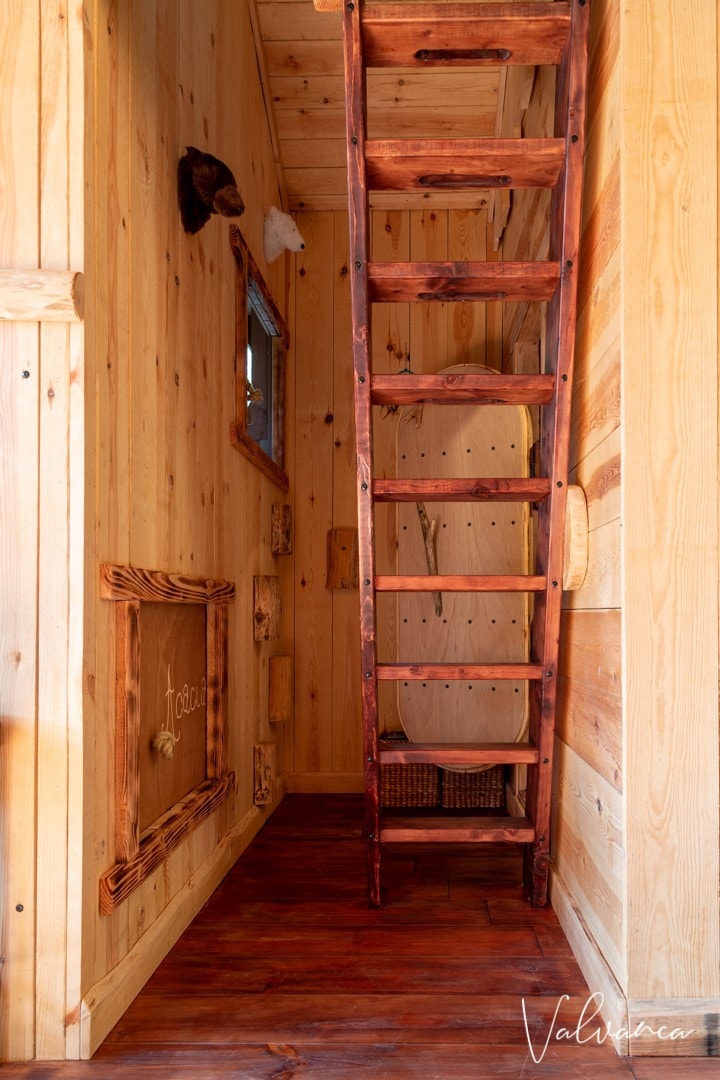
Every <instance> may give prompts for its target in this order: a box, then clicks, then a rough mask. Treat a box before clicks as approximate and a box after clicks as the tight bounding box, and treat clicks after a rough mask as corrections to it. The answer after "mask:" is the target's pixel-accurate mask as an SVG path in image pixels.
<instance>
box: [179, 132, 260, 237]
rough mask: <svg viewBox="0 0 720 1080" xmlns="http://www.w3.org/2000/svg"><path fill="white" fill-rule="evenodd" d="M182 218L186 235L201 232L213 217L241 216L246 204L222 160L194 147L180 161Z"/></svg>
mask: <svg viewBox="0 0 720 1080" xmlns="http://www.w3.org/2000/svg"><path fill="white" fill-rule="evenodd" d="M178 198H179V200H180V216H181V218H182V223H183V229H184V230H185V232H186V233H190V234H191V235H192V234H193V233H196V232H199V231H200V229H202V227H203V225H204V224H205V222H206V221H208V219H209V217H210V215H211V214H222V215H223V217H240V215H241V214H243V213H244V212H245V203H244V202H243V201H242V198H241V196H240V192H239V191H238V189H237V184H236V183H235V177H234V176H233V174H232V173H231V172H230V170H229V169H228V167H227V165H225V164H224V163H223V162H222V161H220V160H219V159H218V158H216V157H213V156H212V154H204V153H203V152H202V151H201V150H197V149H196V148H195V147H194V146H188V147H187V153H186V154H185V155H184V156H183V157H181V158H180V160H179V161H178Z"/></svg>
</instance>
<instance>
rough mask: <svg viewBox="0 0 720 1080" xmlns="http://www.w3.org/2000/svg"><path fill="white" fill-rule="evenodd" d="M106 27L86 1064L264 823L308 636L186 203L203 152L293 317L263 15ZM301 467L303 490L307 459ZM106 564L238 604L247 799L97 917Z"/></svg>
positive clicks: (134, 20) (228, 284) (107, 789)
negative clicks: (265, 76)
mask: <svg viewBox="0 0 720 1080" xmlns="http://www.w3.org/2000/svg"><path fill="white" fill-rule="evenodd" d="M90 14H91V18H90V36H89V39H88V52H87V53H86V62H87V64H88V69H89V70H88V76H87V97H88V99H89V100H88V109H89V110H90V116H91V118H92V126H91V129H90V130H91V131H92V137H91V139H90V140H89V145H88V148H87V168H88V170H89V175H90V177H91V181H90V184H89V190H90V192H91V196H90V201H89V208H88V209H89V222H90V231H91V234H92V235H91V237H90V238H89V243H88V252H89V254H90V258H91V259H92V269H93V275H92V277H93V291H92V295H91V305H90V309H89V311H88V333H89V334H90V335H91V340H92V348H91V349H90V350H89V356H90V357H91V359H92V360H93V361H94V363H93V365H92V368H91V371H90V372H89V378H88V384H89V385H90V386H91V387H93V389H94V394H95V401H96V414H95V424H94V427H93V428H92V429H90V431H89V445H88V462H89V466H90V467H89V471H88V476H89V492H88V494H89V501H90V503H91V504H94V505H92V514H91V515H90V516H89V521H88V526H89V530H90V535H91V541H92V542H91V543H90V545H89V550H88V558H87V569H86V588H87V590H88V596H89V608H90V614H89V618H88V620H87V631H86V665H87V675H86V681H87V684H88V685H89V686H91V687H92V688H93V694H92V695H89V696H88V702H87V714H88V721H89V723H88V731H89V732H91V733H93V734H91V738H90V743H91V752H90V754H89V755H88V761H87V786H88V790H89V791H90V792H91V793H92V814H90V813H88V814H87V815H86V821H87V823H88V825H90V829H89V832H88V834H87V836H86V858H87V859H88V866H91V867H92V872H89V873H86V876H85V887H84V896H83V903H84V912H85V917H86V931H85V955H84V966H83V995H84V1001H83V1006H82V1009H81V1010H80V1014H81V1028H82V1030H81V1046H80V1051H81V1053H82V1054H83V1056H86V1055H87V1054H89V1053H91V1052H92V1050H93V1049H94V1047H95V1046H96V1045H97V1044H98V1041H99V1040H100V1039H102V1037H103V1036H104V1034H105V1033H106V1031H107V1030H108V1027H109V1026H111V1025H112V1023H114V1022H115V1020H116V1019H117V1018H118V1017H119V1015H120V1013H121V1012H122V1011H123V1009H124V1008H125V1007H126V1005H127V1004H128V1003H129V1001H130V1000H131V999H132V996H133V995H134V993H136V992H137V990H138V989H139V987H140V986H141V985H142V982H143V981H144V980H145V979H146V978H147V977H148V975H149V974H150V973H151V972H152V970H153V967H154V965H155V964H156V963H157V962H158V960H159V959H160V958H161V957H162V955H163V954H164V952H165V951H166V950H167V948H168V947H169V946H170V944H171V943H172V941H173V940H174V939H175V937H177V935H178V934H179V933H180V932H181V931H182V929H183V928H184V926H185V925H186V924H187V922H188V921H189V919H190V918H191V917H192V915H193V914H194V913H195V911H196V910H197V908H198V907H199V905H200V904H201V903H202V902H203V900H204V898H205V897H206V896H207V895H208V894H209V892H210V891H211V890H212V888H213V887H214V884H215V883H216V882H217V881H218V880H219V879H220V878H221V877H222V875H223V873H224V872H225V871H226V870H227V868H228V867H229V865H231V863H232V861H233V859H234V858H235V857H236V856H237V854H238V853H239V851H240V850H241V849H242V847H243V846H244V845H245V844H246V843H247V842H248V840H249V838H250V837H251V836H252V835H253V833H254V832H255V831H256V830H257V828H258V827H259V825H260V824H261V822H262V820H263V817H264V813H265V812H263V813H261V812H259V811H258V810H256V809H255V808H253V745H254V743H256V742H258V741H274V740H277V741H278V742H279V744H280V745H279V748H278V749H279V758H280V760H281V761H282V760H283V753H284V749H283V740H284V734H283V727H284V725H276V726H275V728H274V729H273V731H272V732H271V730H270V728H269V724H268V721H267V679H268V658H269V656H270V655H271V653H272V652H280V653H283V652H284V653H288V652H289V651H290V648H291V642H292V638H293V634H294V617H293V596H292V588H291V587H289V582H290V581H291V577H292V562H291V560H288V559H281V558H275V557H273V556H272V554H271V551H270V530H271V512H272V504H273V502H276V501H278V499H279V497H282V501H284V502H286V503H289V502H290V501H291V496H288V495H287V494H286V493H282V492H280V491H279V489H277V488H276V487H275V486H274V485H273V484H272V483H271V482H270V481H269V480H268V479H266V478H265V477H264V476H262V474H260V473H259V472H258V470H256V469H255V468H254V466H253V465H252V464H251V463H249V462H248V461H246V460H245V459H244V458H242V457H241V455H239V454H238V453H237V452H236V451H235V450H234V449H233V448H232V447H231V445H230V441H229V429H230V424H231V421H232V420H233V419H234V416H233V411H234V402H235V389H234V387H235V382H234V380H235V371H234V362H235V261H234V258H233V256H232V252H231V250H230V246H229V239H228V222H227V221H226V220H225V219H222V218H219V217H217V216H213V217H211V219H210V221H209V222H208V223H207V224H206V225H205V226H204V228H203V229H202V230H201V231H200V232H199V233H198V234H197V235H196V236H193V237H189V236H186V235H185V233H184V232H183V230H182V228H181V224H180V219H179V212H178V207H177V195H176V168H177V160H178V157H179V156H180V155H181V154H182V153H184V151H185V147H186V146H188V145H194V146H198V147H199V148H201V149H206V150H208V151H210V152H211V153H214V154H215V155H216V156H218V157H220V158H221V159H222V160H224V161H226V162H227V164H228V165H229V166H230V167H231V168H232V170H233V172H234V173H235V177H236V179H237V182H238V186H239V188H240V191H241V193H242V195H243V198H244V200H245V203H246V207H247V209H246V213H245V215H244V216H243V217H242V218H241V219H240V220H239V225H240V228H241V230H242V232H243V234H244V236H245V237H246V239H247V241H248V244H249V246H250V248H251V250H252V252H253V254H254V256H255V258H256V260H257V262H258V264H259V267H260V270H261V272H262V273H263V276H264V277H265V279H266V282H267V284H268V287H269V288H270V290H271V292H272V294H273V296H274V298H275V300H276V302H277V304H278V306H279V308H280V310H281V311H283V312H284V311H285V310H286V302H287V297H286V287H287V284H286V274H285V267H286V261H287V260H286V257H285V256H283V257H281V258H280V259H279V260H278V261H277V262H276V263H274V264H273V265H272V266H267V265H266V264H265V262H264V257H263V248H262V221H263V214H264V210H265V209H266V208H267V206H269V205H271V204H274V205H279V204H280V201H281V196H280V192H279V187H278V179H277V171H276V166H275V158H274V154H273V149H272V139H271V137H270V132H269V127H268V121H267V117H266V113H265V106H264V101H263V96H262V88H261V84H260V80H259V77H258V68H257V64H256V60H255V51H254V43H253V37H252V28H251V20H250V13H249V9H248V6H247V5H246V4H244V3H243V4H239V5H235V4H225V3H221V2H219V0H218V2H216V3H212V4H204V5H197V4H193V3H190V2H187V3H185V2H183V3H180V4H178V3H175V2H170V0H153V2H151V3H147V2H145V0H143V2H142V3H141V2H139V0H110V2H109V3H107V4H97V5H94V6H91V11H90ZM238 73H239V77H240V80H241V85H240V86H238V84H237V80H238ZM241 376H242V372H241ZM91 415H92V414H91ZM288 451H289V459H288V468H289V470H290V471H291V472H292V471H293V470H292V452H293V447H292V445H291V446H290V447H289V448H288ZM101 561H111V562H118V563H130V564H132V565H135V566H141V567H146V568H148V569H161V570H168V571H170V572H185V573H188V574H193V575H194V574H201V575H204V576H208V577H223V578H226V579H229V580H232V581H234V582H235V584H236V590H237V599H236V601H235V603H234V604H233V605H231V607H230V609H229V646H230V653H229V667H230V670H229V699H228V700H229V737H228V766H229V769H230V770H231V771H234V772H235V773H236V776H237V790H236V792H235V793H234V795H233V796H231V797H230V798H229V799H228V800H227V801H226V802H225V803H224V804H223V806H222V807H220V808H219V809H218V810H217V811H216V813H215V814H213V815H212V816H211V817H210V818H209V819H208V820H207V821H205V822H203V823H202V824H201V825H200V826H199V827H198V828H197V829H196V830H194V831H193V832H192V833H191V834H190V835H189V836H188V837H187V839H186V840H184V841H183V842H182V843H181V844H180V845H179V846H178V847H177V848H176V849H175V851H173V852H172V854H171V855H170V857H169V858H168V860H167V861H166V863H165V864H164V865H163V866H162V867H160V868H159V869H158V870H157V871H155V873H153V874H152V875H151V876H150V877H149V878H148V879H147V880H146V881H145V882H143V883H142V884H141V885H140V886H139V887H138V888H137V889H136V890H135V891H134V892H133V894H132V896H131V897H130V898H129V899H128V901H127V902H125V903H124V904H123V905H121V906H120V908H119V909H118V910H117V911H116V912H114V913H113V915H112V916H100V915H99V914H98V907H97V879H98V877H99V874H100V873H101V872H102V871H103V870H105V869H107V867H108V866H109V865H110V863H111V862H112V861H113V858H114V851H113V837H114V821H113V800H112V794H111V793H112V789H113V773H114V765H113V763H114V738H113V725H112V717H113V715H114V705H113V702H114V662H113V657H114V647H115V646H114V620H113V615H114V612H113V611H112V605H111V604H109V603H108V602H106V601H99V600H97V599H96V597H97V565H98V563H99V562H101ZM256 574H276V575H279V576H280V579H281V592H282V594H283V598H284V601H285V602H284V605H283V614H282V620H281V629H280V632H281V635H282V636H281V638H280V640H278V641H272V642H262V643H255V642H253V635H252V580H253V577H254V576H255V575H256ZM93 735H94V737H93ZM283 783H284V781H283ZM283 783H281V784H280V786H279V788H278V796H280V795H281V794H282V790H283ZM268 809H272V808H271V807H270V808H268ZM87 924H89V926H90V929H87Z"/></svg>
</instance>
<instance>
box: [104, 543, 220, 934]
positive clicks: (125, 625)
mask: <svg viewBox="0 0 720 1080" xmlns="http://www.w3.org/2000/svg"><path fill="white" fill-rule="evenodd" d="M100 596H101V598H102V599H104V600H114V601H115V603H116V628H117V634H116V670H115V687H116V690H115V692H116V698H115V707H116V716H115V729H116V749H115V863H114V864H113V865H112V866H111V867H110V869H109V870H106V871H105V873H104V874H103V875H102V876H101V878H100V912H101V914H103V915H110V914H112V912H113V911H114V910H115V908H116V907H118V905H119V904H121V903H122V902H123V900H126V899H127V897H128V896H129V895H130V894H131V892H132V891H133V889H135V888H137V886H138V885H139V884H140V883H141V882H142V881H144V880H145V879H146V878H147V877H148V876H149V875H150V874H151V873H152V872H153V870H155V869H156V868H157V867H158V866H160V864H161V863H163V862H164V861H165V860H166V859H167V857H168V855H169V854H170V852H171V851H172V850H173V849H174V848H175V847H177V845H178V844H179V843H180V841H181V840H183V839H184V838H185V837H186V836H187V835H188V833H190V832H191V831H192V830H193V829H194V828H195V827H196V826H197V825H198V824H199V823H200V822H201V821H202V820H203V819H204V818H206V817H207V816H208V815H209V814H211V813H212V812H213V810H215V809H216V807H217V806H219V805H220V803H221V802H222V801H223V800H224V799H226V798H227V796H228V795H229V794H230V792H231V791H232V790H233V787H234V785H235V774H234V773H228V772H227V761H226V735H227V649H228V640H227V638H228V630H227V626H228V624H227V605H228V603H229V602H231V601H232V600H234V599H235V586H234V585H233V583H232V582H230V581H223V580H212V579H209V578H200V577H185V576H181V575H175V574H165V573H161V572H158V571H154V570H140V569H137V568H135V567H131V566H116V565H113V564H110V563H103V564H102V566H101V567H100ZM143 601H146V602H147V601H150V602H153V603H158V602H162V603H168V604H204V605H205V607H206V612H207V621H206V656H207V663H206V671H207V674H206V680H207V713H206V738H205V745H206V755H205V777H206V779H205V780H204V781H203V782H202V783H200V784H198V786H197V787H195V788H194V789H193V790H192V791H190V792H188V794H187V795H185V796H183V798H181V799H179V800H178V802H176V803H175V804H174V805H173V806H171V807H170V808H169V809H168V810H167V811H165V813H163V814H162V815H161V816H160V817H159V818H158V819H157V820H156V821H154V822H153V823H152V824H151V825H149V826H148V827H147V828H146V829H145V830H144V831H143V832H142V834H141V833H140V831H139V828H138V805H139V771H140V770H139V740H140V710H141V707H142V701H141V693H142V688H141V686H140V650H141V647H142V642H141V640H140V605H141V604H142V602H143Z"/></svg>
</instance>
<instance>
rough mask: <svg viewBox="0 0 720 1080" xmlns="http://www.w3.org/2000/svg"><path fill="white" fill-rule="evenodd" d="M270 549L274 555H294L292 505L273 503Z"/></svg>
mask: <svg viewBox="0 0 720 1080" xmlns="http://www.w3.org/2000/svg"><path fill="white" fill-rule="evenodd" d="M270 550H271V551H272V553H273V555H292V550H293V536H292V506H288V505H287V504H285V505H284V506H280V504H279V503H273V508H272V528H271V533H270Z"/></svg>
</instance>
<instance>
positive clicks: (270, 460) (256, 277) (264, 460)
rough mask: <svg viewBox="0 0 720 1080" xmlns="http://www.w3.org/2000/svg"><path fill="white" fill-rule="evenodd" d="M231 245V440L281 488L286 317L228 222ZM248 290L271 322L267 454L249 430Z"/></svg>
mask: <svg viewBox="0 0 720 1080" xmlns="http://www.w3.org/2000/svg"><path fill="white" fill-rule="evenodd" d="M230 247H231V248H232V252H233V255H234V256H235V265H236V267H237V272H236V275H235V399H236V401H235V416H236V419H235V422H234V423H233V424H231V425H230V442H231V443H232V445H233V446H234V447H235V449H236V450H239V451H240V453H241V454H243V455H244V456H245V457H246V458H247V459H248V460H249V461H252V463H253V465H255V466H256V467H257V468H258V469H260V471H261V472H263V473H264V474H265V475H266V476H267V477H269V479H270V480H272V482H273V483H274V484H276V485H277V487H279V488H280V489H281V490H282V491H287V490H288V489H289V487H290V481H289V480H288V476H287V473H286V472H285V470H284V468H283V466H284V452H285V446H284V443H285V354H286V352H287V348H288V345H289V343H290V335H289V334H288V330H287V327H286V325H285V320H284V319H283V317H282V315H281V314H280V312H279V311H278V309H277V306H276V304H275V302H274V300H273V298H272V297H271V295H270V292H269V290H268V288H267V286H266V285H265V282H264V281H263V278H262V275H261V273H260V271H259V270H258V267H257V263H256V262H255V260H254V259H253V257H252V255H251V254H250V250H249V248H248V246H247V244H246V242H245V238H244V237H243V235H242V233H241V232H240V230H239V229H238V228H237V226H236V225H231V226H230ZM248 294H250V295H251V296H252V299H253V302H254V304H255V306H256V307H259V308H260V310H261V311H262V312H263V314H264V315H265V318H266V320H267V321H268V322H269V323H272V325H273V327H274V329H275V331H276V333H275V334H274V335H273V348H274V353H273V402H272V406H273V456H272V457H271V456H270V455H269V454H267V453H266V452H265V451H264V450H263V449H262V447H261V446H259V445H258V444H257V443H256V442H255V440H254V439H253V438H252V437H251V436H250V435H249V434H248V430H247V411H248V410H247V389H246V385H245V353H246V350H247V335H248V329H247V326H248Z"/></svg>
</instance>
